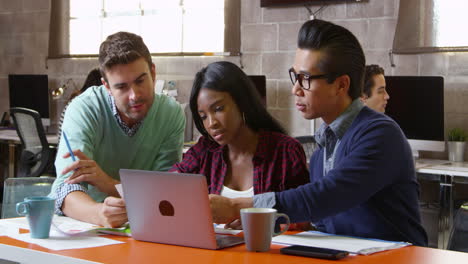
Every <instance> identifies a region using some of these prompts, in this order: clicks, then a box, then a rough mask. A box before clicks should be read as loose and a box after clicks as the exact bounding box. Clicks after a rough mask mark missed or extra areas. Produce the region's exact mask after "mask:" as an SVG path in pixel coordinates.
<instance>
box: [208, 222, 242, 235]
mask: <svg viewBox="0 0 468 264" xmlns="http://www.w3.org/2000/svg"><path fill="white" fill-rule="evenodd" d="M213 226H214V229H215V233H216V234H224V235H237V234H239V233H241V232H242V230H236V229H226V228H224V226H225V225H224V224H213Z"/></svg>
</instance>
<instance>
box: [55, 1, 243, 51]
mask: <svg viewBox="0 0 468 264" xmlns="http://www.w3.org/2000/svg"><path fill="white" fill-rule="evenodd" d="M240 5H241V3H240V0H224V23H225V28H224V51H223V52H220V53H212V52H160V53H151V56H154V57H158V56H209V55H221V56H239V55H240V17H241V16H240V9H241V6H240ZM69 7H70V1H63V0H51V15H50V31H49V54H48V56H47V59H62V58H97V57H98V55H99V54H70V42H69V39H70V38H69V36H70V27H69V18H70V8H69Z"/></svg>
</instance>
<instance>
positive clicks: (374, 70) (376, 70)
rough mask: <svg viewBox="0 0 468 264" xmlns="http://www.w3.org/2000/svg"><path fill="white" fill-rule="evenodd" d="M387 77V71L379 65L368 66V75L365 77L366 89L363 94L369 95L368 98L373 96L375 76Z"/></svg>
mask: <svg viewBox="0 0 468 264" xmlns="http://www.w3.org/2000/svg"><path fill="white" fill-rule="evenodd" d="M379 74H382V75H385V71H384V69H383V68H382V67H380V66H379V65H377V64H371V65H366V73H365V75H364V89H363V90H362V93H363V94H365V95H367V97H371V96H372V86H374V85H375V82H374V78H373V77H374V76H375V75H379Z"/></svg>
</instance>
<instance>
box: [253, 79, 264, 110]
mask: <svg viewBox="0 0 468 264" xmlns="http://www.w3.org/2000/svg"><path fill="white" fill-rule="evenodd" d="M249 78H250V80H252V82H253V83H254V85H255V88H257V91H258V93H259V94H260V99H261V100H262V103H263V105H264V106H265V107H266V77H265V75H249Z"/></svg>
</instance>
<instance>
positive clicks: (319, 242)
mask: <svg viewBox="0 0 468 264" xmlns="http://www.w3.org/2000/svg"><path fill="white" fill-rule="evenodd" d="M272 242H273V243H277V244H284V245H301V246H311V247H321V248H330V249H336V250H345V251H348V252H350V253H355V254H361V255H369V254H372V253H376V252H380V251H384V250H390V249H396V248H401V247H406V246H409V245H411V244H410V243H406V242H395V241H385V240H378V239H365V238H357V237H347V236H338V235H333V234H327V233H322V232H318V231H308V232H301V233H297V234H295V235H280V236H276V237H273V239H272Z"/></svg>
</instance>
